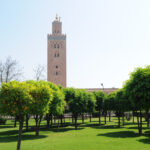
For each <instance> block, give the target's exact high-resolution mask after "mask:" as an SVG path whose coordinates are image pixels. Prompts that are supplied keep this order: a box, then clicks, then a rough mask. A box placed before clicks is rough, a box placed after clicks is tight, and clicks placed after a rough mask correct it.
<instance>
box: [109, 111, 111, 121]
mask: <svg viewBox="0 0 150 150" xmlns="http://www.w3.org/2000/svg"><path fill="white" fill-rule="evenodd" d="M109 122H111V112H110V111H109Z"/></svg>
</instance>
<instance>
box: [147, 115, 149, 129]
mask: <svg viewBox="0 0 150 150" xmlns="http://www.w3.org/2000/svg"><path fill="white" fill-rule="evenodd" d="M147 127H148V128H149V113H148V114H147Z"/></svg>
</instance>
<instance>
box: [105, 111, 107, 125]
mask: <svg viewBox="0 0 150 150" xmlns="http://www.w3.org/2000/svg"><path fill="white" fill-rule="evenodd" d="M106 118H107V113H105V124H106V121H107V120H106Z"/></svg>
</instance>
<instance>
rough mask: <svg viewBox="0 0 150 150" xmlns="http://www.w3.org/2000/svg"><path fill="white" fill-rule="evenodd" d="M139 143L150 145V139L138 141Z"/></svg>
mask: <svg viewBox="0 0 150 150" xmlns="http://www.w3.org/2000/svg"><path fill="white" fill-rule="evenodd" d="M137 141H138V142H142V143H144V144H150V138H147V139H140V140H137Z"/></svg>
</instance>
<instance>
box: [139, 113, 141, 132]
mask: <svg viewBox="0 0 150 150" xmlns="http://www.w3.org/2000/svg"><path fill="white" fill-rule="evenodd" d="M139 125H140V128H139V135H141V134H142V112H141V110H140V124H139Z"/></svg>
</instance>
